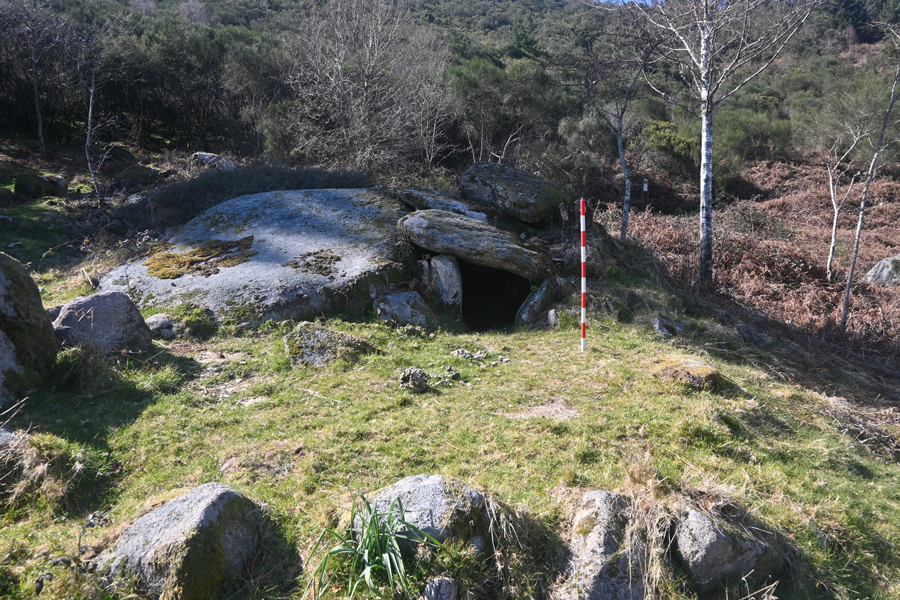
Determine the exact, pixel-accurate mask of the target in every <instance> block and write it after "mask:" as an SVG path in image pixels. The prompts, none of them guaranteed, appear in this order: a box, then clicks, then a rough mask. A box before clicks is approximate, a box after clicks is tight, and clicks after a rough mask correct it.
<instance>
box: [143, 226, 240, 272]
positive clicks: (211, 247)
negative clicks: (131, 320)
mask: <svg viewBox="0 0 900 600" xmlns="http://www.w3.org/2000/svg"><path fill="white" fill-rule="evenodd" d="M252 245H253V236H252V235H248V236H247V237H244V238H241V239H239V240H234V241H232V240H210V241H208V242H206V243H205V244H201V245H199V246H197V247H196V248H194V249H192V250H189V251H187V252H181V253H179V252H166V251H165V250H167V249H168V247H164V248H163V249H162V251H160V252H157V253H155V254H153V255H152V256H150V257H149V258H147V260H145V261H144V265H145V266H146V267H147V273H148V274H150V275H153V276H154V277H158V278H160V279H176V278H178V277H181V276H182V275H185V274H187V273H199V274H201V275H205V276H206V277H209V276H210V275H215V274H216V273H218V272H219V267H233V266H235V265H239V264H241V263H243V262H247V261H248V260H250V257H252V256H256V255H257V254H258V252H255V251H253V250H250V247H251V246H252Z"/></svg>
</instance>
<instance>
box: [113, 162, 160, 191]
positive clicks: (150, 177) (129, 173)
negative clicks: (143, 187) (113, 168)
mask: <svg viewBox="0 0 900 600" xmlns="http://www.w3.org/2000/svg"><path fill="white" fill-rule="evenodd" d="M162 175H163V173H162V171H160V170H159V169H157V168H156V167H151V166H149V165H131V166H130V167H128V168H126V169H124V170H122V171H121V172H120V173H119V174H118V175H116V181H118V182H119V185H122V186H125V187H128V186H130V185H134V184H138V183H153V182H154V181H156V180H157V179H159V178H160V177H162Z"/></svg>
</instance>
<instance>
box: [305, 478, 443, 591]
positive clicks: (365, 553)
mask: <svg viewBox="0 0 900 600" xmlns="http://www.w3.org/2000/svg"><path fill="white" fill-rule="evenodd" d="M329 540H331V541H335V542H336V544H335V545H334V546H333V547H332V548H331V549H329V550H328V551H327V552H325V555H324V556H323V557H322V560H321V561H320V562H319V565H318V566H317V567H316V568H315V570H314V571H313V572H312V578H311V579H310V582H309V585H308V586H307V592H309V591H312V592H313V597H314V598H317V599H318V598H322V597H323V595H324V594H325V593H326V592H327V591H328V590H329V589H330V588H331V586H332V582H334V581H335V580H336V579H337V578H343V577H346V579H347V592H348V598H350V599H352V598H353V597H354V596H355V595H356V592H357V591H358V590H359V588H360V585H361V584H363V583H364V584H365V585H366V588H367V589H368V590H369V591H370V592H372V593H373V594H375V595H376V596H377V597H379V598H393V597H395V596H399V597H401V598H413V597H415V594H414V593H413V590H412V586H411V582H410V579H409V576H408V575H407V571H408V570H409V569H408V566H409V563H410V561H411V557H410V555H409V554H410V550H411V548H412V547H413V546H415V545H425V546H430V547H435V548H437V547H440V544H439V542H438V541H437V540H435V539H434V538H433V537H431V536H429V535H428V534H426V533H425V532H423V531H422V530H420V529H418V528H417V527H415V526H414V525H411V524H410V523H408V522H407V521H406V520H405V519H404V517H403V506H402V505H401V504H399V499H398V500H395V501H394V502H393V503H392V504H391V507H390V509H388V510H387V511H385V512H381V511H379V510H378V507H377V505H376V506H374V507H373V506H372V505H371V504H370V503H369V501H368V500H366V498H365V496H363V495H362V494H358V495H357V496H356V498H355V499H354V502H353V505H352V507H351V510H350V525H349V527H348V528H347V530H346V531H339V530H335V529H329V528H325V530H324V531H323V532H322V535H320V536H319V539H318V540H317V541H316V545H315V546H314V548H313V552H312V553H313V554H315V553H316V551H317V550H318V549H319V547H320V546H321V545H322V544H323V543H327V541H329Z"/></svg>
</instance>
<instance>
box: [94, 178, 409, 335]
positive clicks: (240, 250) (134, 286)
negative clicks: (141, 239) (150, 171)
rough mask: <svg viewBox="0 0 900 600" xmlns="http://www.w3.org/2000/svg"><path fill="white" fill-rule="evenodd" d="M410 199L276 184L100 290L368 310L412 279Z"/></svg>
mask: <svg viewBox="0 0 900 600" xmlns="http://www.w3.org/2000/svg"><path fill="white" fill-rule="evenodd" d="M403 214H404V209H403V208H402V206H401V204H400V203H399V202H398V201H396V200H393V199H391V198H388V197H386V196H384V195H382V194H380V193H378V192H376V191H372V190H362V189H357V190H346V189H344V190H306V191H287V192H267V193H263V194H253V195H250V196H242V197H240V198H235V199H233V200H229V201H227V202H223V203H222V204H219V205H217V206H215V207H213V208H211V209H209V210H208V211H207V212H205V213H204V214H202V215H200V216H199V217H197V218H195V219H193V220H192V221H190V222H189V223H188V224H187V225H185V226H184V228H182V230H181V231H180V232H179V233H178V234H177V235H175V237H173V238H172V239H171V240H169V244H168V246H167V247H164V248H162V249H159V250H157V252H156V253H155V254H152V255H151V256H149V257H148V258H146V259H140V260H137V261H135V262H132V263H130V264H127V265H124V266H122V267H119V268H117V269H116V270H114V271H112V272H111V273H110V274H109V275H107V276H106V277H105V278H104V279H103V281H102V282H101V284H100V289H101V290H104V291H107V290H119V291H125V292H127V293H128V294H129V295H130V296H131V297H132V298H134V300H135V301H136V302H137V303H138V304H139V305H140V306H141V307H142V308H143V307H147V306H175V305H179V304H192V305H196V306H202V307H206V308H209V309H210V310H212V311H213V312H214V313H216V316H217V317H219V318H223V317H225V318H229V319H232V320H239V321H261V320H262V321H264V320H267V319H276V320H277V319H290V318H294V319H300V320H303V319H310V318H314V317H316V316H318V315H321V314H338V313H340V314H344V315H353V314H362V313H363V312H364V311H366V310H367V309H369V307H371V305H372V300H373V299H374V298H376V297H378V296H380V295H382V294H383V293H385V292H386V291H388V290H389V289H390V288H391V285H393V284H397V283H399V282H401V281H402V279H403V273H404V269H405V263H406V262H408V261H411V260H412V258H413V255H412V252H411V248H410V246H409V245H408V244H406V243H405V242H403V241H402V240H401V238H400V237H399V235H398V232H397V220H398V219H399V218H400V217H401V216H402V215H403Z"/></svg>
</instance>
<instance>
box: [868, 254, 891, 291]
mask: <svg viewBox="0 0 900 600" xmlns="http://www.w3.org/2000/svg"><path fill="white" fill-rule="evenodd" d="M863 281H872V282H874V283H880V284H881V285H885V286H892V285H900V256H892V257H890V258H885V259H884V260H880V261H878V263H877V264H876V265H875V266H874V267H872V268H871V269H870V270H869V272H868V273H866V275H865V277H863Z"/></svg>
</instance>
